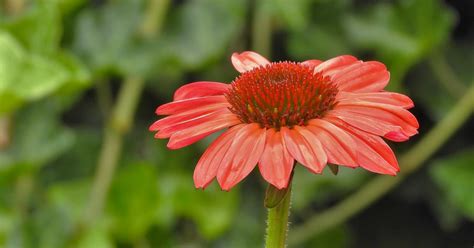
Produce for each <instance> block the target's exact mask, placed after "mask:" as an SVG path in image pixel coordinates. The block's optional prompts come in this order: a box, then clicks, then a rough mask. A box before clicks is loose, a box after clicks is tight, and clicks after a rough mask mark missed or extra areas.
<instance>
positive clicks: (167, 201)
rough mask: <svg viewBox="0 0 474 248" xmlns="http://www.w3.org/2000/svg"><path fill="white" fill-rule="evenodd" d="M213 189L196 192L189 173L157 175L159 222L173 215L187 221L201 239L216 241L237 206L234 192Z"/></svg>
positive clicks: (236, 196) (236, 195) (226, 226)
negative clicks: (196, 229)
mask: <svg viewBox="0 0 474 248" xmlns="http://www.w3.org/2000/svg"><path fill="white" fill-rule="evenodd" d="M216 186H217V185H215V184H213V185H210V186H209V187H208V188H206V189H205V190H196V189H195V188H194V186H193V183H192V175H191V173H179V172H171V171H170V172H168V173H166V174H160V176H159V189H160V207H159V211H158V212H159V214H158V218H159V219H160V220H161V221H160V222H164V223H166V222H167V220H166V219H168V218H170V216H173V215H174V216H177V217H178V216H184V217H188V218H190V219H192V220H193V221H194V222H195V223H196V225H197V227H198V229H199V231H200V232H201V234H202V235H203V236H204V237H206V238H207V239H215V238H216V237H218V236H219V235H221V234H222V233H223V232H224V231H226V230H227V229H228V228H229V227H230V225H231V223H232V222H233V219H234V216H235V213H236V207H237V203H238V190H237V189H236V188H235V189H232V190H231V191H230V192H223V191H222V190H220V189H219V187H216ZM168 221H169V220H168Z"/></svg>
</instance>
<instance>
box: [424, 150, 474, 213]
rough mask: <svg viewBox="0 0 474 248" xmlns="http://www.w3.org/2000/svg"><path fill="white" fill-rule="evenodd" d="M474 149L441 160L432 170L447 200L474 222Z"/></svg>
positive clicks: (434, 178)
mask: <svg viewBox="0 0 474 248" xmlns="http://www.w3.org/2000/svg"><path fill="white" fill-rule="evenodd" d="M473 164H474V149H472V148H471V149H468V150H466V151H463V152H460V153H458V154H455V155H453V156H451V157H448V158H445V159H442V160H439V161H437V162H435V163H434V165H433V166H432V167H431V168H430V173H431V176H432V177H433V180H434V181H435V182H436V183H437V184H438V186H439V187H440V189H441V191H442V193H443V194H444V196H445V197H446V199H447V200H448V201H449V202H450V203H451V204H452V205H453V206H455V207H457V208H458V210H460V212H461V213H463V214H464V215H465V216H466V217H468V218H469V219H471V220H474V198H473V197H472V196H473V192H474V180H472V179H473V178H474V166H473Z"/></svg>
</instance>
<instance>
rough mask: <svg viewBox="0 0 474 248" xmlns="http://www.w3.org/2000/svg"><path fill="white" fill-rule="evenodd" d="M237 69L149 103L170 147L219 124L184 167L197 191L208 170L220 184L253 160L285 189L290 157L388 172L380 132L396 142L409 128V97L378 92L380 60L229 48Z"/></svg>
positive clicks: (393, 166)
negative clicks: (297, 58)
mask: <svg viewBox="0 0 474 248" xmlns="http://www.w3.org/2000/svg"><path fill="white" fill-rule="evenodd" d="M232 63H233V65H234V67H235V68H236V69H237V71H239V72H240V73H241V75H240V76H239V77H237V78H236V79H235V80H234V81H233V82H232V83H231V84H224V83H218V82H195V83H190V84H187V85H184V86H182V87H181V88H179V89H178V90H177V91H176V92H175V95H174V101H173V102H171V103H167V104H164V105H161V106H160V107H158V108H157V110H156V113H157V114H158V115H168V116H167V117H165V118H163V119H160V120H158V121H156V122H155V123H153V124H152V125H151V126H150V130H151V131H158V132H157V133H156V135H155V137H156V138H170V140H169V143H168V147H169V148H170V149H178V148H181V147H184V146H187V145H190V144H192V143H194V142H196V141H198V140H200V139H202V138H204V137H206V136H208V135H210V134H212V133H214V132H217V131H219V130H222V129H227V128H228V129H227V130H226V131H225V132H224V133H222V135H220V136H219V137H218V138H217V139H216V140H214V142H213V143H212V144H211V145H210V146H209V148H207V150H206V152H205V153H204V154H203V155H202V157H201V159H200V160H199V162H198V164H197V166H196V169H195V171H194V184H195V186H196V187H197V188H205V187H206V186H207V185H208V184H209V183H210V182H211V181H212V180H213V179H214V178H215V177H217V181H218V182H219V184H220V186H221V188H222V189H224V190H229V189H230V188H232V187H233V186H234V185H236V184H237V183H238V182H240V181H241V180H242V179H244V178H245V177H246V176H247V175H248V174H249V173H250V172H251V171H252V170H253V169H254V167H255V166H256V165H257V164H258V168H259V170H260V173H261V174H262V176H263V178H264V179H265V180H266V181H268V182H269V183H271V184H272V185H274V186H275V187H276V188H278V189H282V188H286V187H287V186H288V183H289V180H290V175H291V172H292V170H293V166H294V161H295V160H296V161H298V162H299V163H300V164H302V165H303V166H305V167H306V168H307V169H308V170H309V171H311V172H313V173H321V172H322V171H323V169H324V167H325V166H326V164H327V163H331V164H336V165H342V166H348V167H358V166H360V167H362V168H364V169H366V170H369V171H372V172H376V173H380V174H389V175H395V174H396V173H397V172H398V171H399V167H398V163H397V159H396V158H395V155H394V154H393V151H392V150H391V149H390V147H389V146H388V145H387V144H386V143H385V142H384V141H383V139H382V138H381V137H384V138H386V139H389V140H392V141H405V140H407V139H408V138H409V137H411V136H413V135H415V134H417V133H418V131H417V129H418V122H417V120H416V118H415V117H414V116H413V115H412V114H411V113H410V112H409V111H408V110H407V109H409V108H411V107H413V102H412V101H411V100H410V98H409V97H407V96H405V95H402V94H398V93H393V92H386V91H383V89H384V88H385V86H386V85H387V84H388V81H389V79H390V74H389V72H388V71H387V69H386V67H385V65H384V64H382V63H380V62H377V61H367V62H363V61H361V60H358V59H357V58H355V57H353V56H349V55H344V56H339V57H335V58H333V59H330V60H327V61H324V62H322V61H319V60H308V61H304V62H301V63H293V62H274V63H271V62H269V61H268V60H267V59H265V58H264V57H262V56H261V55H259V54H257V53H255V52H250V51H248V52H243V53H241V54H238V53H234V54H233V55H232Z"/></svg>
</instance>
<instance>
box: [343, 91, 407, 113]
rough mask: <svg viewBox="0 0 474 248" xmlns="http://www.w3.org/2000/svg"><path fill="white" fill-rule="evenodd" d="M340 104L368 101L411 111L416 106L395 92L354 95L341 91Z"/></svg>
mask: <svg viewBox="0 0 474 248" xmlns="http://www.w3.org/2000/svg"><path fill="white" fill-rule="evenodd" d="M337 101H338V102H344V103H350V102H353V101H366V102H373V103H383V104H389V105H394V106H397V107H402V108H404V109H409V108H412V107H413V106H414V104H413V101H412V100H411V99H410V98H409V97H408V96H405V95H403V94H399V93H395V92H369V93H352V92H344V91H340V92H339V93H338V95H337Z"/></svg>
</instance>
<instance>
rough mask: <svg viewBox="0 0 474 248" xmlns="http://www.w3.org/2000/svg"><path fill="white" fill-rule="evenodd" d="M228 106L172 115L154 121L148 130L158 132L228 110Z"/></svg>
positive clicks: (218, 105) (217, 105) (213, 106)
mask: <svg viewBox="0 0 474 248" xmlns="http://www.w3.org/2000/svg"><path fill="white" fill-rule="evenodd" d="M228 106H229V105H228V104H221V103H218V104H209V105H205V106H202V107H200V108H193V109H190V110H188V111H185V112H181V113H179V114H173V115H170V116H167V117H165V118H162V119H160V120H157V121H155V122H154V123H153V124H152V125H151V126H150V128H149V130H150V131H158V130H161V129H164V128H167V127H169V126H172V125H176V124H177V123H180V122H183V121H186V120H190V119H193V118H196V117H199V116H203V115H206V114H209V113H213V112H217V111H220V110H223V109H228Z"/></svg>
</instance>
